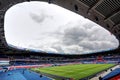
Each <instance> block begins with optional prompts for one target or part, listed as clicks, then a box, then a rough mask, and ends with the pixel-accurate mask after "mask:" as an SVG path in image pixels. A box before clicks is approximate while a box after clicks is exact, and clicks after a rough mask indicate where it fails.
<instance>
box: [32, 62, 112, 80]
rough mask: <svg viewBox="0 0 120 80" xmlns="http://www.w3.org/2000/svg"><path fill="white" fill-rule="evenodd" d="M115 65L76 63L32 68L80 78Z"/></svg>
mask: <svg viewBox="0 0 120 80" xmlns="http://www.w3.org/2000/svg"><path fill="white" fill-rule="evenodd" d="M112 66H114V64H74V65H66V66H54V67H47V68H36V69H32V70H34V71H36V72H44V73H48V74H52V75H57V76H62V77H68V78H73V79H74V80H79V79H82V78H85V77H88V76H90V75H94V74H96V73H98V72H100V71H102V70H105V69H107V68H109V67H112Z"/></svg>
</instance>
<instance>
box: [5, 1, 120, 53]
mask: <svg viewBox="0 0 120 80" xmlns="http://www.w3.org/2000/svg"><path fill="white" fill-rule="evenodd" d="M4 25H5V37H6V40H7V43H8V44H10V45H14V46H16V47H18V48H20V49H21V48H22V49H26V48H27V49H28V50H29V49H30V50H34V51H45V52H48V53H59V54H85V53H91V52H98V51H103V50H109V49H114V48H116V47H118V45H119V43H118V40H117V39H116V38H115V36H114V35H112V34H111V33H110V32H108V31H107V30H105V29H104V28H102V27H101V26H99V25H97V24H96V23H94V22H92V21H90V20H88V19H86V18H84V17H82V16H80V15H78V14H76V13H74V12H71V11H69V10H66V9H64V8H62V7H59V6H57V5H53V4H48V3H45V2H35V1H34V2H24V3H20V4H17V5H14V6H13V7H11V8H10V9H9V10H8V11H7V12H6V14H5V23H4Z"/></svg>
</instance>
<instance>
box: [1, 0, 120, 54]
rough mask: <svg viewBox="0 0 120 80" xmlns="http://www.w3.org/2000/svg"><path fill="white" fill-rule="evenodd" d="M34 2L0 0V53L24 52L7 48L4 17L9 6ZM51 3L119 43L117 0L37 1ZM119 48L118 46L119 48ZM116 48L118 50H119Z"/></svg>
mask: <svg viewBox="0 0 120 80" xmlns="http://www.w3.org/2000/svg"><path fill="white" fill-rule="evenodd" d="M25 1H36V0H0V53H6V54H7V53H22V52H25V51H22V50H18V49H15V48H12V47H9V46H8V44H7V43H6V40H5V35H4V15H5V12H6V11H7V10H8V8H10V7H11V6H13V5H15V4H17V3H21V2H25ZM37 1H45V2H49V3H53V4H56V5H59V6H61V7H64V8H66V9H69V10H71V11H73V12H75V13H78V14H80V15H82V16H84V17H86V18H88V19H90V20H92V21H94V22H95V23H97V24H99V25H101V26H102V27H104V28H105V29H107V30H108V31H109V32H111V33H112V34H114V35H115V36H116V38H117V39H118V40H119V42H120V1H119V0H92V1H90V0H37ZM119 47H120V46H119ZM119 47H118V48H119Z"/></svg>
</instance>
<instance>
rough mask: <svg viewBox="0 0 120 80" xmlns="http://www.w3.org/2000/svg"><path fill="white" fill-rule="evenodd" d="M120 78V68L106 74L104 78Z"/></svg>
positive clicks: (111, 79) (112, 79)
mask: <svg viewBox="0 0 120 80" xmlns="http://www.w3.org/2000/svg"><path fill="white" fill-rule="evenodd" d="M119 79H120V68H117V69H115V70H113V71H112V72H111V73H109V74H108V75H106V76H104V77H103V78H102V80H119Z"/></svg>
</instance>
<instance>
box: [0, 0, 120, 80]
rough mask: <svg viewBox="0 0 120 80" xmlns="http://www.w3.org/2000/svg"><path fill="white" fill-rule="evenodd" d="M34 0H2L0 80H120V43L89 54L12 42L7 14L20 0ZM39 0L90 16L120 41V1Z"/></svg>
mask: <svg viewBox="0 0 120 80" xmlns="http://www.w3.org/2000/svg"><path fill="white" fill-rule="evenodd" d="M31 1H34V0H0V80H119V79H120V46H118V47H117V48H116V49H110V50H104V51H99V52H93V53H87V54H56V53H50V54H49V53H48V52H45V51H41V52H39V51H32V50H29V49H19V48H17V47H14V46H13V45H9V44H8V43H7V42H6V37H5V33H4V21H5V20H4V16H5V13H6V11H7V10H8V9H9V8H10V7H11V6H13V5H15V4H17V3H22V2H31ZM35 1H36V0H35ZM38 1H43V2H47V3H49V4H56V5H59V6H61V7H64V8H66V9H68V10H71V11H73V12H75V13H77V14H79V15H81V16H83V17H85V18H88V19H90V20H91V21H93V22H95V23H97V24H99V25H100V26H102V27H103V28H105V29H106V30H108V31H109V32H110V33H111V34H113V35H114V36H115V37H116V39H117V40H118V41H119V42H120V1H119V0H92V1H89V0H38ZM106 10H107V11H106ZM48 17H49V16H48Z"/></svg>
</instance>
